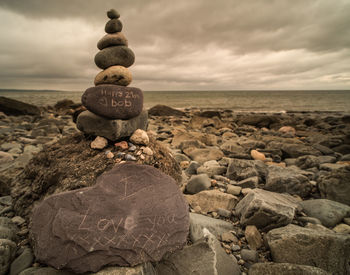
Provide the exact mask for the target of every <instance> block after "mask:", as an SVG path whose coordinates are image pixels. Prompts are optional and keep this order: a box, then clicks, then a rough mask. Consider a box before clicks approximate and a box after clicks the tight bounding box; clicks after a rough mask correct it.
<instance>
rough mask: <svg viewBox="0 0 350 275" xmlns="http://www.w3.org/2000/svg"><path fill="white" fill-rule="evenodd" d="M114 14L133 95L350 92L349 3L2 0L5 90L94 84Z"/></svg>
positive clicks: (1, 65)
mask: <svg viewBox="0 0 350 275" xmlns="http://www.w3.org/2000/svg"><path fill="white" fill-rule="evenodd" d="M110 8H116V9H118V10H119V11H120V13H121V20H122V22H123V24H124V29H123V32H124V33H125V35H126V36H127V38H128V40H129V47H130V48H131V49H132V50H133V51H134V52H135V53H136V62H135V65H134V66H132V67H131V68H130V70H131V71H132V73H133V76H134V81H133V85H134V86H140V87H141V88H144V89H169V90H174V89H242V88H249V89H270V88H274V89H278V88H282V89H288V88H301V89H305V88H310V89H315V88H316V89H320V88H325V89H327V88H339V89H344V88H349V87H350V74H349V72H350V62H349V61H350V56H349V50H350V49H349V48H350V28H349V26H350V2H349V1H348V0H337V1H336V2H335V1H329V0H318V1H312V0H295V1H289V0H279V1H270V0H256V1H230V0H216V1H206V0H196V1H186V0H179V1H176V2H170V1H166V0H157V1H154V0H153V1H142V0H133V1H116V0H114V1H113V0H107V1H97V0H95V1H94V0H74V1H69V0H60V1H44V0H26V1H21V0H2V1H1V2H0V16H1V21H2V24H1V25H0V32H1V36H2V43H1V44H0V52H1V55H0V61H1V63H0V81H1V83H2V85H3V86H4V87H8V88H10V87H13V88H24V87H27V86H30V87H28V88H35V87H37V88H50V87H51V88H54V89H55V88H62V89H84V87H88V86H89V85H91V83H92V81H93V78H94V76H95V75H96V74H97V72H98V69H97V68H96V66H95V65H94V63H93V57H94V55H95V54H96V53H97V49H96V43H97V41H98V40H99V39H100V38H101V37H102V36H103V35H104V24H105V23H106V21H107V17H106V15H105V12H106V11H107V10H108V9H110ZM39 86H40V87H39Z"/></svg>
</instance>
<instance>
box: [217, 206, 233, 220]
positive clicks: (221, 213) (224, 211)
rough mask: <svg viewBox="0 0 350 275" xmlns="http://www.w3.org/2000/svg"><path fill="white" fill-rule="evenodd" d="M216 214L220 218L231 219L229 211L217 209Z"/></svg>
mask: <svg viewBox="0 0 350 275" xmlns="http://www.w3.org/2000/svg"><path fill="white" fill-rule="evenodd" d="M218 214H219V215H220V216H222V217H225V218H229V217H231V214H232V213H231V211H228V210H227V209H223V208H219V209H218Z"/></svg>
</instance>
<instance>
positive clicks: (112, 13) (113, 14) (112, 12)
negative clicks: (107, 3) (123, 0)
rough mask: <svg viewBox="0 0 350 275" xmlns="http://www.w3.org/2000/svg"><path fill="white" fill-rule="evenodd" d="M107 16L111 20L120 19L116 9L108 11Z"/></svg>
mask: <svg viewBox="0 0 350 275" xmlns="http://www.w3.org/2000/svg"><path fill="white" fill-rule="evenodd" d="M107 16H108V18H110V19H114V18H116V19H118V18H119V17H120V14H119V12H117V11H116V10H115V9H110V10H109V11H107Z"/></svg>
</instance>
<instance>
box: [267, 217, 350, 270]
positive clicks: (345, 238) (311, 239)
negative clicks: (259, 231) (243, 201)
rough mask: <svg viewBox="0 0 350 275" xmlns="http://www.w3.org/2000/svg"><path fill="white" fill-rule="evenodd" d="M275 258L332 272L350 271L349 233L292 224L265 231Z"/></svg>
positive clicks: (281, 261)
mask: <svg viewBox="0 0 350 275" xmlns="http://www.w3.org/2000/svg"><path fill="white" fill-rule="evenodd" d="M265 237H266V241H267V243H268V245H269V247H270V251H271V255H272V259H273V261H274V262H278V263H292V264H301V265H310V266H316V267H318V268H321V269H324V270H326V271H328V272H330V273H331V274H339V275H340V274H347V273H348V272H349V271H350V263H349V259H350V235H349V234H336V233H328V232H325V231H321V230H313V229H309V228H304V227H300V226H296V225H293V224H289V225H287V226H285V227H281V228H276V229H272V230H271V231H269V232H268V233H267V234H266V236H265Z"/></svg>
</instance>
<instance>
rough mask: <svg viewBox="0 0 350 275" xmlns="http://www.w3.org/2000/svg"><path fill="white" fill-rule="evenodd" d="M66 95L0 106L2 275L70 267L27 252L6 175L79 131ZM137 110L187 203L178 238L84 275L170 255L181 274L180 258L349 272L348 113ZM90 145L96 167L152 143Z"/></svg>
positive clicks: (224, 266)
mask: <svg viewBox="0 0 350 275" xmlns="http://www.w3.org/2000/svg"><path fill="white" fill-rule="evenodd" d="M63 102H65V101H63ZM65 103H66V104H62V102H61V103H60V104H56V106H53V107H46V108H41V109H39V108H38V109H39V110H40V113H39V114H37V115H19V116H18V115H17V116H13V115H6V114H4V113H1V125H0V140H1V144H0V151H1V152H0V154H1V155H0V156H1V159H0V160H1V162H0V171H1V175H2V176H1V182H0V183H1V186H0V191H1V198H0V204H1V211H0V215H1V227H0V229H1V246H2V247H3V250H2V251H3V254H2V256H1V257H2V266H1V267H2V270H3V273H2V274H7V273H6V272H7V271H9V272H10V273H9V274H21V275H23V274H75V273H72V272H71V271H58V270H56V269H53V268H52V267H47V266H45V264H43V263H41V262H38V261H37V260H36V258H35V255H34V253H33V247H32V245H31V244H32V242H31V240H30V237H29V235H28V233H29V231H30V215H29V216H26V215H24V214H23V215H22V216H21V215H19V212H18V211H16V207H14V204H15V203H16V202H15V201H14V200H13V199H12V197H13V196H14V195H15V196H17V198H18V193H16V192H18V190H17V191H15V192H14V190H15V189H16V188H17V187H18V182H16V181H18V180H16V179H18V178H21V174H22V173H23V170H24V169H25V167H26V165H28V164H30V163H31V161H32V160H33V158H35V157H36V156H37V155H38V154H40V152H43V151H45V150H51V149H47V148H50V146H52V145H54V144H55V143H57V142H58V141H60V140H63V139H65V138H69V137H70V136H72V135H79V134H80V131H79V130H78V129H77V128H76V124H75V123H74V121H73V120H74V118H76V116H77V115H76V112H77V111H78V112H81V108H82V107H81V106H80V105H79V104H74V103H72V102H69V101H66V102H65ZM148 116H149V118H148V121H149V123H148V127H147V135H148V136H149V137H150V138H151V139H154V140H155V142H157V143H160V144H162V146H164V147H165V148H167V150H168V151H169V154H170V155H171V157H172V158H173V159H175V160H176V163H177V165H178V166H179V167H180V168H181V178H180V179H179V180H178V185H179V189H180V190H181V193H182V194H183V196H184V198H185V199H186V201H187V202H188V204H189V211H190V214H189V217H190V220H189V222H190V231H189V235H188V243H187V245H186V246H185V247H184V248H182V249H181V250H177V251H175V252H174V253H173V254H171V255H166V256H165V257H166V258H164V259H162V260H160V261H159V262H156V263H155V262H153V263H152V264H142V265H139V266H137V267H129V268H126V267H106V268H105V269H103V270H101V271H99V272H96V273H89V274H128V273H127V272H131V271H133V272H146V271H147V272H149V274H165V273H164V272H166V270H167V268H168V266H167V263H169V262H170V263H171V264H172V265H173V266H175V267H176V268H177V272H179V271H181V272H184V273H182V274H190V273H186V272H188V270H187V271H186V269H185V270H182V269H181V268H182V267H181V266H182V265H184V266H187V267H189V268H191V266H192V267H193V265H196V264H198V262H200V263H201V264H202V265H203V267H204V268H206V269H205V270H211V271H212V272H217V270H219V273H218V274H227V273H225V272H226V271H225V270H231V272H234V273H232V274H287V273H284V272H287V270H293V274H347V273H348V272H349V261H348V260H349V255H350V250H349V247H350V201H349V198H350V187H349V178H350V165H349V164H350V142H349V133H350V115H349V114H346V113H343V112H332V113H322V112H318V113H313V112H310V113H297V112H291V113H283V114H281V113H276V114H271V113H265V114H264V113H253V112H252V113H239V112H235V111H234V110H215V111H213V110H205V109H200V108H190V109H185V110H182V111H180V110H176V109H173V108H171V107H167V106H154V107H153V108H150V109H149V110H148ZM93 141H94V138H90V141H89V140H88V141H87V143H88V144H89V148H87V149H86V150H91V151H94V152H96V151H97V152H98V154H100V156H101V160H102V161H104V162H106V163H108V162H115V163H120V162H124V161H127V162H139V161H144V160H145V159H147V157H149V156H151V155H153V154H154V149H152V148H153V147H152V146H147V145H142V144H137V143H139V142H137V141H136V142H134V143H133V142H132V141H130V140H129V138H124V139H122V140H121V141H119V143H118V142H117V143H110V142H109V143H106V144H104V145H103V146H102V147H98V149H97V148H94V149H93V148H91V147H93V146H92V145H91V144H92V142H93ZM123 141H124V143H123ZM47 169H48V170H49V169H51V168H50V167H48V168H47ZM27 184H29V183H27ZM22 187H23V185H22ZM32 192H34V191H32ZM53 192H55V191H53ZM11 195H12V197H11ZM21 213H23V212H21ZM204 229H205V230H204ZM203 232H207V233H206V234H207V235H205V236H206V237H205V238H204V239H203V234H204V233H203ZM208 232H209V233H208ZM203 245H204V246H203ZM209 251H214V252H215V253H214V254H210V253H209ZM213 261H214V262H215V261H218V262H220V266H215V264H214V265H212V264H211V263H212V262H213ZM220 270H221V271H220ZM211 271H210V272H211ZM45 272H46V273H45ZM113 272H114V273H113ZM152 272H153V273H152ZM156 272H158V273H156ZM162 272H163V273H162ZM210 272H209V273H207V274H214V273H210ZM140 274H141V273H140ZM201 274H204V273H201Z"/></svg>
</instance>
